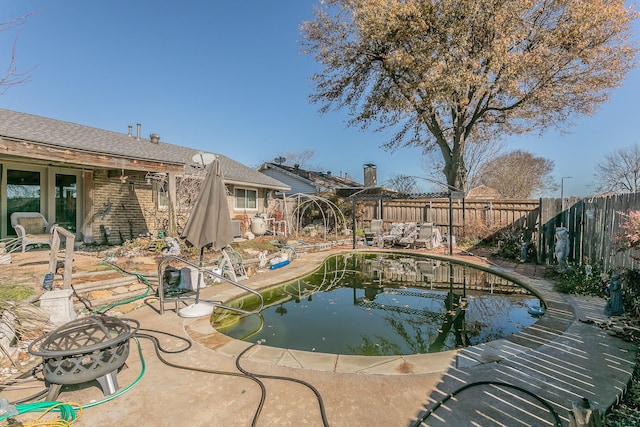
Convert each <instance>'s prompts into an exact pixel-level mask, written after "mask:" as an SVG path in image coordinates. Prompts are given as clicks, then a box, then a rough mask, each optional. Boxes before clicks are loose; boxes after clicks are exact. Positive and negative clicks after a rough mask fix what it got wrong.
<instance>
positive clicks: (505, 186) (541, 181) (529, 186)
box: [478, 150, 558, 199]
mask: <svg viewBox="0 0 640 427" xmlns="http://www.w3.org/2000/svg"><path fill="white" fill-rule="evenodd" d="M553 166H554V165H553V161H552V160H549V159H545V158H542V157H536V156H534V155H533V154H531V153H528V152H526V151H521V150H516V151H512V152H510V153H506V154H503V155H501V156H499V157H496V158H495V159H493V160H491V161H489V162H486V163H485V164H484V165H482V166H481V167H480V170H479V173H478V177H479V181H480V183H482V184H484V185H486V186H487V187H491V188H493V189H495V190H498V191H499V192H500V194H501V195H502V196H503V197H507V198H510V199H530V198H532V197H534V196H542V195H543V194H544V193H545V192H548V191H555V190H557V188H558V184H556V183H555V182H554V181H553V177H552V176H551V173H552V172H553Z"/></svg>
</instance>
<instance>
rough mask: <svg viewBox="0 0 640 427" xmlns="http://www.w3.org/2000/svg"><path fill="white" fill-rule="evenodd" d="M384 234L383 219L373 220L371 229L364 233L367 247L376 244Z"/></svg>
mask: <svg viewBox="0 0 640 427" xmlns="http://www.w3.org/2000/svg"><path fill="white" fill-rule="evenodd" d="M382 233H384V224H383V221H382V220H381V219H372V220H371V228H370V229H369V230H366V231H365V232H364V240H365V244H366V245H367V246H372V245H373V244H374V242H376V241H378V240H379V239H381V238H382Z"/></svg>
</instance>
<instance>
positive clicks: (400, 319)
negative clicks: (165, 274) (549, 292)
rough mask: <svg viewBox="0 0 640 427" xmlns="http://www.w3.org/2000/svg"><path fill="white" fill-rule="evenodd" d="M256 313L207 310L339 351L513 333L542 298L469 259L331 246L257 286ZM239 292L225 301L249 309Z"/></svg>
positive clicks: (396, 348)
mask: <svg viewBox="0 0 640 427" xmlns="http://www.w3.org/2000/svg"><path fill="white" fill-rule="evenodd" d="M261 293H262V295H263V296H264V299H265V307H266V308H265V309H264V310H263V311H262V312H261V313H260V315H252V316H248V317H239V316H236V315H233V314H230V313H229V312H228V311H227V312H219V313H218V312H215V313H214V320H213V322H214V326H215V327H216V328H217V329H218V330H219V331H220V332H222V333H225V334H226V335H229V336H231V337H233V338H236V339H244V340H246V341H251V342H255V341H257V340H259V339H265V340H266V345H269V346H273V347H281V348H289V349H296V350H306V351H315V352H322V353H336V354H357V355H394V354H415V353H432V352H438V351H444V350H449V349H454V348H457V347H466V346H469V345H476V344H480V343H483V342H487V341H491V340H495V339H499V338H502V337H504V336H507V335H510V334H514V333H516V332H518V331H520V330H521V329H522V328H524V327H526V326H529V325H531V324H533V323H535V321H536V317H534V316H532V315H530V314H529V313H528V310H529V308H530V307H536V306H540V305H541V302H540V300H539V299H538V298H537V297H535V296H534V295H533V294H531V293H530V292H529V291H527V290H526V289H525V288H523V287H521V286H519V285H517V284H514V283H513V282H511V281H509V280H507V279H504V278H502V277H499V276H497V275H494V274H492V273H489V272H486V271H483V270H479V269H476V268H473V267H469V266H465V265H461V264H454V263H449V262H443V261H438V260H434V259H430V258H427V257H423V256H418V255H406V254H397V253H396V254H394V253H385V254H381V253H350V254H340V255H334V256H331V257H329V258H327V259H326V260H325V262H324V264H323V265H322V266H321V267H320V268H319V269H317V270H316V271H315V272H314V273H312V274H310V275H308V276H306V277H303V278H301V279H297V280H294V281H292V282H289V283H286V284H284V285H280V286H278V287H274V288H270V289H268V290H265V291H262V292H261ZM256 303H257V300H256V299H255V297H254V298H252V297H244V298H242V299H239V300H236V301H233V302H232V303H231V305H235V306H242V307H243V308H246V309H251V306H252V305H253V304H256Z"/></svg>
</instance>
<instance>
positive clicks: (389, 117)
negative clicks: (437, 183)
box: [301, 0, 637, 188]
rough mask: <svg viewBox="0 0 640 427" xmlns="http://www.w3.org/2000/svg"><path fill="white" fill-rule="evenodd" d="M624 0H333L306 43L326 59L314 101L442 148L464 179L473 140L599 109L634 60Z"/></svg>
mask: <svg viewBox="0 0 640 427" xmlns="http://www.w3.org/2000/svg"><path fill="white" fill-rule="evenodd" d="M636 15H637V14H636V12H635V11H634V10H633V9H631V8H629V9H627V8H626V7H625V5H624V1H623V0H582V1H576V0H555V1H554V0H540V1H527V0H514V1H498V0H431V1H426V0H323V1H322V2H321V5H320V6H318V7H317V8H316V9H315V10H314V19H313V20H311V21H307V22H304V23H303V24H302V26H301V30H302V35H303V39H302V50H303V52H304V53H307V54H313V55H314V57H315V59H316V60H317V61H318V62H319V63H320V64H321V65H322V67H323V68H322V70H321V72H319V73H316V74H315V75H314V76H313V80H314V82H315V92H314V93H313V94H312V95H311V101H313V102H316V103H320V104H321V105H322V106H321V109H320V111H321V112H326V111H328V110H329V109H331V108H336V109H342V108H345V109H347V110H348V111H349V113H350V115H351V118H350V120H349V122H348V124H349V125H358V126H360V127H362V128H368V127H370V126H372V125H374V124H376V126H377V130H383V129H390V130H392V131H393V132H394V135H393V136H392V137H391V139H390V140H389V141H388V142H387V143H385V145H384V147H385V148H388V149H395V148H398V147H402V146H422V147H424V148H425V149H426V150H431V149H436V150H439V151H440V153H441V154H442V158H443V161H444V168H443V172H444V174H445V176H446V180H447V183H448V184H449V185H451V186H453V187H456V188H464V185H465V182H466V180H467V176H466V174H467V167H466V165H465V158H464V153H465V149H466V143H467V141H475V142H477V143H482V142H483V141H486V140H487V138H488V136H490V139H501V138H502V137H503V136H505V135H510V134H519V133H524V132H529V131H531V130H532V129H537V130H539V131H540V132H542V131H543V130H545V129H548V128H550V127H559V126H560V125H562V124H563V123H564V122H567V121H571V120H572V119H574V118H575V117H577V116H579V115H590V114H592V113H593V112H594V111H595V110H596V108H597V106H598V105H599V104H601V103H602V102H604V101H606V100H607V99H608V94H609V93H610V92H611V90H613V89H614V88H616V87H618V86H619V85H620V83H621V81H622V80H623V79H624V76H625V75H626V74H627V73H628V71H629V70H630V69H631V68H632V67H633V66H634V63H633V61H634V56H635V53H636V51H637V48H636V47H635V45H634V44H633V42H632V40H631V25H632V22H633V20H634V19H635V18H636Z"/></svg>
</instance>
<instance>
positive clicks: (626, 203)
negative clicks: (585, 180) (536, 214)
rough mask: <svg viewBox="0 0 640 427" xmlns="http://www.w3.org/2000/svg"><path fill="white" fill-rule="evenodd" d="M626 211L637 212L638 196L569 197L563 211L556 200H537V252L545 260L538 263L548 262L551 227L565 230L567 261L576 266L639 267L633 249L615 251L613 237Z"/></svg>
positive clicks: (552, 239)
mask: <svg viewBox="0 0 640 427" xmlns="http://www.w3.org/2000/svg"><path fill="white" fill-rule="evenodd" d="M628 210H640V193H624V194H614V195H608V196H601V197H588V198H570V199H568V200H565V206H564V209H563V206H562V201H561V200H560V199H542V200H541V201H540V221H541V224H543V225H542V227H540V242H541V245H540V246H541V248H540V251H539V252H543V253H544V255H545V257H544V258H542V259H541V260H540V259H539V261H542V262H547V263H552V262H553V254H554V246H555V236H554V235H555V228H556V227H560V226H564V227H567V229H568V230H569V242H570V255H569V259H570V260H571V261H573V262H576V263H578V264H588V263H593V262H601V263H602V265H603V267H604V270H605V271H606V270H609V269H616V268H618V269H634V268H639V265H638V261H637V260H635V259H634V258H633V257H632V255H633V256H635V257H638V256H640V253H638V251H635V250H626V251H618V250H617V249H616V238H617V237H616V235H617V234H618V233H620V231H621V229H620V226H621V224H623V223H624V222H626V218H625V216H624V215H623V214H625V213H626V212H627V211H628Z"/></svg>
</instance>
